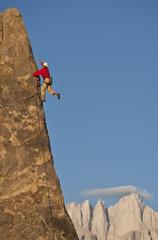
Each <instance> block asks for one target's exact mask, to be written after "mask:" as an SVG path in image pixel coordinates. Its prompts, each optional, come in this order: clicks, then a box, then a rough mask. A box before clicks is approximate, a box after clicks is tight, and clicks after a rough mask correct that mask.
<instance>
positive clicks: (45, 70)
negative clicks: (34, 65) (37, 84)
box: [33, 63, 50, 79]
mask: <svg viewBox="0 0 158 240" xmlns="http://www.w3.org/2000/svg"><path fill="white" fill-rule="evenodd" d="M41 65H42V66H43V63H41ZM40 75H41V76H42V77H43V79H45V78H49V77H50V73H49V69H48V68H45V67H44V68H42V69H41V70H39V71H38V72H35V73H33V76H35V77H37V76H40Z"/></svg>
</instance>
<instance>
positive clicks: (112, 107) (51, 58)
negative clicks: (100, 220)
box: [1, 0, 158, 211]
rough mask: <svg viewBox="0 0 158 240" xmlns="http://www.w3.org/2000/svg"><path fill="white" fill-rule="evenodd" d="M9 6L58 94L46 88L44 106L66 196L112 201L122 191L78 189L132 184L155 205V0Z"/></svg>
mask: <svg viewBox="0 0 158 240" xmlns="http://www.w3.org/2000/svg"><path fill="white" fill-rule="evenodd" d="M10 7H15V8H18V9H19V11H20V12H21V14H22V16H23V19H24V23H25V26H26V29H27V32H28V35H29V38H30V41H31V45H32V49H33V54H34V57H35V59H36V60H37V57H39V58H41V60H43V61H46V62H48V63H49V69H50V72H51V74H52V76H53V77H54V85H53V88H54V90H55V91H57V92H60V93H61V100H60V101H59V100H57V98H56V97H55V96H53V97H52V96H50V95H48V94H47V96H46V98H47V102H46V103H45V104H44V109H45V114H46V121H47V127H48V131H49V137H50V141H51V148H52V154H53V156H54V160H55V169H56V172H57V175H58V177H59V179H60V183H61V187H62V191H63V195H64V199H65V203H68V202H72V201H75V202H77V203H82V202H83V201H84V200H85V199H87V198H88V199H90V201H91V203H92V204H93V205H95V203H96V201H97V199H98V198H99V197H101V198H102V199H103V200H104V201H105V204H106V206H110V205H111V204H114V203H115V202H117V201H118V200H119V197H120V196H119V195H117V197H116V196H111V195H110V196H108V195H101V196H100V195H91V194H90V191H89V195H88V196H87V195H83V194H81V193H83V192H85V191H86V190H98V189H107V188H114V189H113V190H114V191H115V190H116V189H117V187H122V186H129V185H130V186H133V188H132V189H134V188H136V189H139V190H140V191H143V190H145V191H146V192H147V193H148V194H150V195H152V196H153V198H152V200H145V203H146V204H147V205H149V206H151V207H152V208H153V209H154V210H156V211H158V187H157V171H158V97H157V96H158V78H157V66H158V44H157V43H158V32H157V25H158V1H157V0H132V1H131V0H104V1H103V0H98V1H96V0H80V1H77V0H67V1H64V0H49V1H48V0H45V1H41V0H38V1H30V0H28V1H21V0H5V1H3V2H2V3H1V11H3V10H5V9H7V8H10ZM24 57H25V56H24ZM38 66H39V67H40V64H39V63H38ZM126 188H127V187H126ZM116 191H117V190H116ZM114 195H115V194H114Z"/></svg>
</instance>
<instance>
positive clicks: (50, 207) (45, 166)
mask: <svg viewBox="0 0 158 240" xmlns="http://www.w3.org/2000/svg"><path fill="white" fill-rule="evenodd" d="M37 88H38V86H37ZM34 96H35V99H36V107H37V119H38V126H39V132H40V141H41V148H42V156H43V162H44V168H45V173H46V183H47V193H48V201H49V209H50V217H51V225H52V234H53V239H54V229H53V216H52V206H51V199H50V191H49V186H48V176H47V165H46V160H45V156H44V147H43V141H42V134H41V127H40V117H39V110H38V104H37V96H38V97H39V94H38V91H37V93H36V94H35V95H34ZM39 99H40V97H39Z"/></svg>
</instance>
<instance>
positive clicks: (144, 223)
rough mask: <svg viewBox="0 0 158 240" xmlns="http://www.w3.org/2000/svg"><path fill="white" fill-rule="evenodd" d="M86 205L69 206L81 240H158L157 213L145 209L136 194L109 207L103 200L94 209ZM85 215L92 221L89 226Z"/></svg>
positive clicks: (148, 208) (72, 204)
mask: <svg viewBox="0 0 158 240" xmlns="http://www.w3.org/2000/svg"><path fill="white" fill-rule="evenodd" d="M83 206H85V203H83V204H82V205H80V204H75V203H70V204H68V205H67V210H68V212H69V214H70V217H71V218H72V221H73V223H74V225H75V227H76V230H77V233H78V236H79V239H80V240H82V239H84V240H158V213H156V212H154V211H153V210H152V209H151V208H150V207H148V206H145V204H144V203H143V202H142V200H141V199H140V197H139V196H138V195H137V194H134V193H133V194H131V195H129V196H126V197H123V198H122V199H121V200H120V201H119V203H117V204H116V205H114V206H112V207H110V208H105V205H104V202H103V201H101V200H99V201H98V203H97V205H96V206H95V208H94V209H93V208H92V207H91V206H90V203H89V202H88V204H87V201H86V206H87V208H85V207H84V208H83ZM89 209H91V211H90V212H89ZM84 215H86V216H87V217H86V218H87V219H89V222H87V223H86V225H85V224H83V216H84ZM87 226H90V227H87Z"/></svg>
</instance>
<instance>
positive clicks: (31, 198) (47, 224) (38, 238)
mask: <svg viewBox="0 0 158 240" xmlns="http://www.w3.org/2000/svg"><path fill="white" fill-rule="evenodd" d="M37 70H38V68H37V66H36V63H35V61H34V58H33V54H32V50H31V45H30V41H29V39H28V36H27V32H26V29H25V26H24V22H23V19H22V17H21V15H20V13H19V11H18V10H17V9H13V8H11V9H7V10H5V11H4V12H2V13H0V239H3V240H15V239H16V240H22V239H23V240H25V239H29V240H61V239H62V240H77V239H78V237H77V235H76V231H75V229H74V226H73V224H72V222H71V220H70V218H69V216H68V214H67V211H66V209H65V206H64V201H63V196H62V191H61V188H60V184H59V180H58V177H57V175H56V173H55V170H54V167H53V157H52V155H51V150H50V142H49V137H48V133H47V128H46V124H45V116H44V111H43V106H42V103H41V100H40V84H39V78H35V77H32V76H29V73H33V72H35V71H37Z"/></svg>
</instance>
